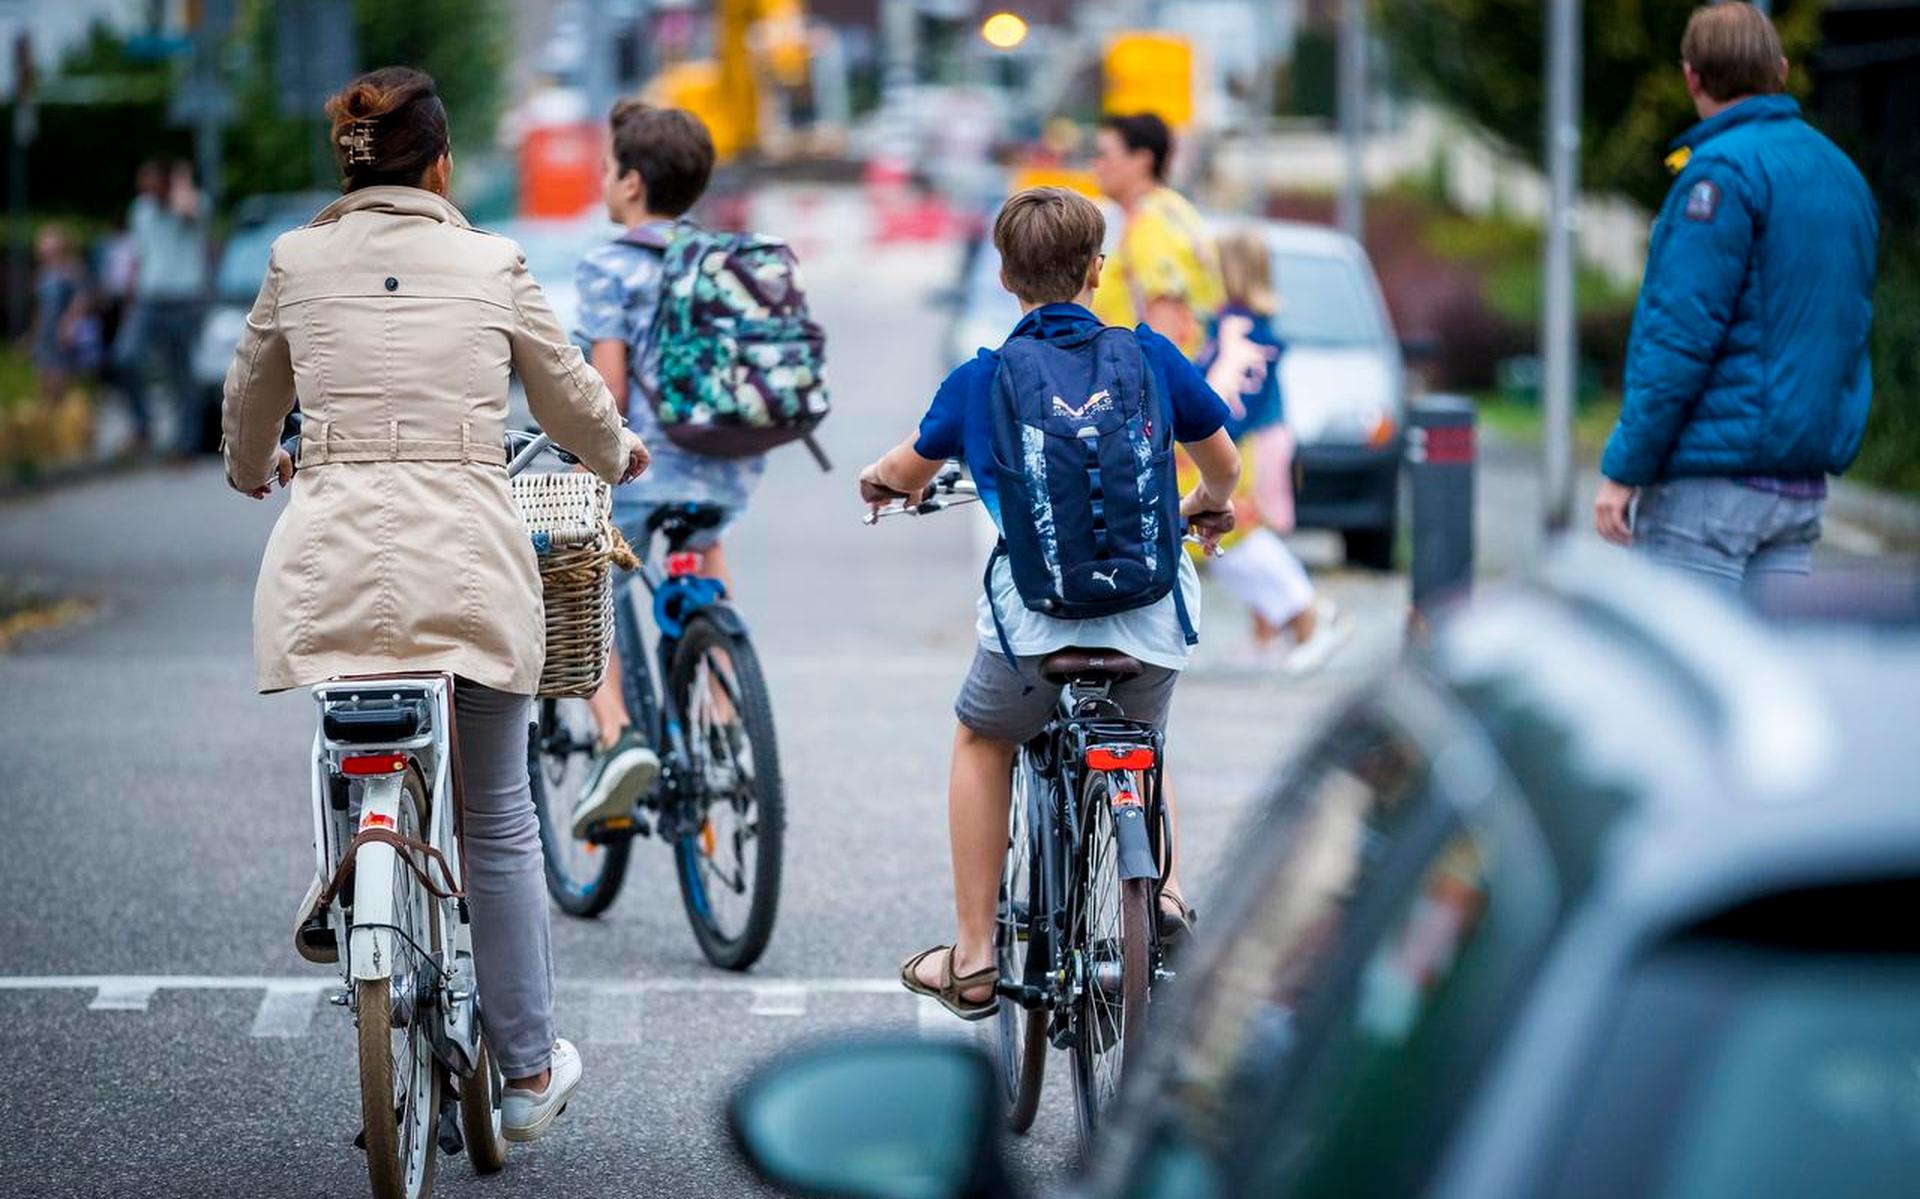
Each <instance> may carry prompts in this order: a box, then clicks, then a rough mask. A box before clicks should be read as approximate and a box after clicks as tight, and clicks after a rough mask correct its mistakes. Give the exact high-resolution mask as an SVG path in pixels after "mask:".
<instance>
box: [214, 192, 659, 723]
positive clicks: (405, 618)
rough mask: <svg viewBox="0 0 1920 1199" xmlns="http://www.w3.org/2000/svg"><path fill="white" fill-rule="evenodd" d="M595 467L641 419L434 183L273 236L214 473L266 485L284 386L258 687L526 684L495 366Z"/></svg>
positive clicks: (502, 242)
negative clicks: (293, 458) (432, 677)
mask: <svg viewBox="0 0 1920 1199" xmlns="http://www.w3.org/2000/svg"><path fill="white" fill-rule="evenodd" d="M509 370H511V371H513V372H515V373H517V374H518V375H519V377H520V380H521V383H522V385H523V386H524V387H525V389H526V393H527V402H528V405H529V406H530V407H531V408H532V410H533V416H534V419H535V420H537V421H539V422H540V425H541V427H542V428H544V429H545V430H546V431H547V432H548V433H550V434H552V436H553V439H554V440H555V441H556V442H558V443H560V444H561V445H562V446H565V447H566V448H567V449H569V450H571V451H573V452H574V453H575V454H577V455H579V457H580V458H581V459H582V461H584V462H585V463H586V464H587V466H588V467H589V468H591V469H592V470H593V471H594V473H595V474H597V475H599V476H600V477H601V478H602V479H606V480H608V481H610V482H611V481H613V480H615V479H617V478H619V476H620V474H621V473H622V471H623V470H624V469H625V465H626V461H627V454H628V445H629V444H630V442H631V441H632V440H633V437H634V435H633V434H632V433H631V432H629V431H628V430H626V429H625V427H624V426H623V424H622V422H621V419H620V415H619V412H618V410H617V409H616V408H615V406H614V399H613V396H612V394H611V393H609V392H608V390H607V387H606V385H605V384H604V383H603V382H601V380H600V376H599V375H598V374H597V373H596V372H595V371H593V370H592V369H591V368H590V367H588V366H587V365H586V363H585V362H584V361H583V359H582V358H581V354H580V351H579V350H578V349H576V348H575V347H574V346H573V345H572V344H570V343H569V342H568V340H567V337H566V334H565V333H564V332H563V331H562V330H561V328H560V326H559V324H558V323H557V322H556V320H555V319H554V315H553V310H552V309H551V308H549V307H548V305H547V301H546V297H545V296H544V295H542V294H541V291H540V287H539V285H538V284H537V283H535V282H534V281H533V277H532V276H531V275H529V274H528V273H527V265H526V260H525V258H524V257H523V256H522V255H521V253H520V248H519V247H518V246H516V245H515V244H514V243H513V242H511V241H508V240H506V239H505V238H501V237H495V236H493V235H491V234H487V233H482V232H480V231H478V230H476V229H474V228H472V227H471V226H469V225H468V224H467V222H466V219H465V218H464V217H462V216H461V215H460V212H459V210H458V209H456V208H455V207H454V206H453V205H452V204H450V203H448V202H447V201H446V200H444V199H442V198H441V197H439V196H437V195H435V194H433V193H431V192H427V191H422V190H420V189H417V188H410V187H369V188H363V189H361V190H359V191H355V192H352V193H349V194H348V195H346V196H343V197H342V198H341V199H339V200H338V201H336V202H335V203H333V204H331V205H329V206H328V207H327V208H326V210H325V211H323V212H321V213H320V215H319V216H318V217H316V218H315V219H314V221H313V223H312V224H311V225H308V226H307V227H306V228H303V229H296V230H294V231H293V232H291V233H288V234H286V235H284V236H282V237H281V238H280V239H279V240H278V241H276V242H275V243H274V245H273V256H272V260H271V262H270V264H269V266H268V268H267V278H266V282H265V283H264V284H262V286H261V288H260V297H259V299H258V300H256V301H255V302H254V305H253V311H252V313H251V314H249V315H248V317H247V330H246V335H245V336H244V337H243V338H242V339H241V342H240V348H239V350H238V352H237V353H235V355H234V360H233V365H232V367H231V368H230V369H229V370H228V371H227V383H226V397H225V404H224V407H223V410H222V414H221V425H222V432H223V433H224V434H225V439H224V446H223V450H224V453H225V456H226V466H227V480H228V482H229V483H231V484H232V485H233V486H234V487H235V488H237V489H239V490H243V491H244V490H248V489H251V488H253V487H257V486H259V485H260V484H262V483H264V482H265V481H266V480H267V478H268V476H269V474H270V472H271V470H272V462H273V453H274V450H275V449H276V448H277V447H278V445H279V441H280V430H281V426H282V423H283V422H284V420H285V418H286V415H287V413H288V411H289V410H290V409H291V408H292V406H293V402H294V397H295V396H296V395H297V396H298V397H299V400H300V409H301V412H302V414H303V418H304V420H303V424H302V428H301V446H300V461H299V473H298V474H296V475H295V476H294V480H293V483H292V485H291V488H290V492H291V494H290V495H289V497H288V501H287V505H286V508H285V510H284V511H282V512H281V514H280V519H279V521H278V522H277V523H276V524H275V525H274V528H273V535H272V537H271V538H270V539H269V540H268V542H267V550H266V556H265V558H264V560H263V561H262V562H261V564H260V579H259V583H258V585H257V586H256V588H255V590H254V600H253V652H254V670H255V677H256V680H257V683H258V685H259V687H260V689H261V690H262V691H278V690H281V689H284V688H288V687H297V686H302V685H304V684H308V683H315V682H320V681H322V680H325V679H329V678H334V677H337V676H341V675H353V674H372V673H380V672H389V671H397V670H433V671H440V670H445V671H451V672H453V673H455V674H458V675H462V676H464V677H466V678H470V679H473V680H474V681H475V682H478V683H482V684H485V685H486V686H488V687H493V688H497V689H499V690H502V691H510V692H514V693H517V694H522V695H527V694H531V693H532V692H533V689H534V685H535V683H536V682H537V681H538V680H539V677H540V667H541V664H542V660H543V655H544V654H545V645H544V640H545V639H544V635H543V616H542V612H541V605H540V579H539V573H538V570H537V567H536V564H535V559H534V554H533V547H532V545H531V543H530V542H529V540H528V538H527V532H526V529H525V527H524V526H523V525H522V523H521V520H520V516H519V512H518V510H517V509H516V508H515V506H514V503H513V497H512V495H511V494H510V492H509V491H508V488H507V476H506V472H505V470H504V469H502V468H503V467H504V465H505V463H506V455H505V452H504V450H503V449H502V445H501V443H502V438H503V435H504V433H505V431H506V422H507V376H508V371H509Z"/></svg>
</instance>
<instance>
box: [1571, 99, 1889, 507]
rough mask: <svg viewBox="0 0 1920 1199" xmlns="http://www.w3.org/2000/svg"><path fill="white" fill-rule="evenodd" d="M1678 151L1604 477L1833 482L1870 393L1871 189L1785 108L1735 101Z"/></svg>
mask: <svg viewBox="0 0 1920 1199" xmlns="http://www.w3.org/2000/svg"><path fill="white" fill-rule="evenodd" d="M1674 148H1675V154H1674V157H1673V158H1672V159H1669V162H1679V163H1683V164H1684V165H1683V166H1682V167H1681V169H1680V172H1679V176H1678V177H1677V178H1676V179H1675V180H1674V181H1673V190H1672V191H1670V192H1669V193H1668V194H1667V199H1666V202H1665V203H1664V204H1662V205H1661V207H1660V214H1659V216H1658V218H1657V219H1656V220H1655V222H1654V227H1653V241H1652V245H1651V246H1650V247H1649V249H1648V252H1647V270H1646V277H1645V279H1644V280H1643V281H1642V282H1641V285H1640V302H1639V306H1638V307H1637V308H1636V309H1635V311H1634V315H1633V335H1632V338H1631V340H1630V342H1629V344H1628V348H1627V379H1626V398H1625V404H1624V407H1623V408H1622V409H1621V413H1620V423H1619V425H1617V426H1616V427H1615V428H1614V431H1613V436H1612V438H1611V439H1610V440H1609V441H1608V442H1607V451H1606V455H1605V457H1604V458H1602V460H1601V464H1600V470H1601V473H1603V474H1605V475H1606V476H1607V477H1608V478H1610V479H1613V480H1615V481H1616V482H1620V483H1625V484H1628V485H1630V486H1643V485H1645V484H1648V483H1656V482H1659V481H1660V480H1662V479H1667V478H1675V477H1680V476H1686V475H1811V474H1820V473H1829V474H1838V473H1840V472H1841V471H1844V470H1845V469H1846V468H1847V467H1848V466H1849V465H1851V464H1852V462H1853V459H1854V456H1855V455H1856V454H1858V453H1859V452H1860V436H1861V433H1862V431H1863V430H1864V429H1865V427H1866V421H1867V404H1868V401H1869V400H1870V399H1871V397H1872V394H1873V381H1872V377H1871V374H1870V371H1869V369H1868V363H1867V333H1868V331H1869V328H1870V326H1871V324H1872V320H1873V276H1874V259H1875V243H1876V241H1877V240H1878V238H1879V218H1878V216H1877V215H1876V213H1875V210H1874V203H1873V197H1872V195H1871V194H1870V193H1869V192H1868V190H1867V184H1866V181H1865V180H1864V179H1862V178H1861V177H1860V172H1859V171H1858V170H1856V169H1855V168H1854V165H1853V163H1852V162H1851V161H1849V160H1848V158H1847V156H1846V155H1845V154H1842V153H1841V152H1840V150H1839V148H1838V147H1836V146H1835V145H1834V144H1833V143H1832V142H1830V141H1828V140H1827V139H1826V138H1825V137H1824V136H1822V135H1821V134H1820V133H1819V132H1817V131H1816V130H1815V129H1814V128H1813V127H1812V126H1810V125H1808V124H1807V123H1806V122H1805V121H1803V120H1801V119H1800V105H1799V103H1798V102H1796V101H1795V100H1793V99H1792V98H1791V97H1788V96H1756V97H1754V98H1752V99H1749V100H1743V101H1741V102H1740V103H1739V104H1736V105H1734V106H1733V107H1732V108H1729V109H1727V110H1726V111H1725V112H1722V113H1719V114H1717V115H1715V116H1713V117H1709V118H1708V119H1706V120H1704V121H1701V122H1700V123H1699V124H1697V125H1695V126H1694V127H1693V128H1692V129H1689V130H1688V131H1687V132H1686V134H1684V135H1683V136H1682V137H1680V138H1679V139H1678V140H1677V141H1676V142H1675V143H1674Z"/></svg>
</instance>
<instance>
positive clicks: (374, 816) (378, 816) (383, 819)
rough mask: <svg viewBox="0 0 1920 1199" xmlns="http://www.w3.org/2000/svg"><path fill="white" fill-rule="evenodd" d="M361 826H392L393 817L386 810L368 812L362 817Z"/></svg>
mask: <svg viewBox="0 0 1920 1199" xmlns="http://www.w3.org/2000/svg"><path fill="white" fill-rule="evenodd" d="M360 827H361V828H392V827H393V817H391V816H389V815H387V814H386V813H385V812H368V813H367V814H366V815H365V816H362V817H361V818H360Z"/></svg>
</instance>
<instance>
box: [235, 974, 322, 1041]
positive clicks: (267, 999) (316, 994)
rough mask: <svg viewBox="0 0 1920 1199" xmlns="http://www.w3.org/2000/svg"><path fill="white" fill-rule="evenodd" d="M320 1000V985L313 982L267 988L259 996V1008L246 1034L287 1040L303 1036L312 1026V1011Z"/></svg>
mask: <svg viewBox="0 0 1920 1199" xmlns="http://www.w3.org/2000/svg"><path fill="white" fill-rule="evenodd" d="M319 1000H320V987H319V985H318V984H316V983H303V984H300V985H298V986H275V987H268V988H267V989H266V990H265V992H263V993H262V994H261V996H260V1007H259V1010H257V1011H255V1012H254V1014H253V1029H252V1031H251V1033H250V1034H249V1035H251V1036H256V1037H276V1038H281V1039H289V1040H290V1039H294V1038H297V1037H304V1036H306V1035H307V1032H308V1030H309V1029H310V1028H311V1027H312V1025H313V1012H314V1009H315V1008H316V1007H318V1006H319Z"/></svg>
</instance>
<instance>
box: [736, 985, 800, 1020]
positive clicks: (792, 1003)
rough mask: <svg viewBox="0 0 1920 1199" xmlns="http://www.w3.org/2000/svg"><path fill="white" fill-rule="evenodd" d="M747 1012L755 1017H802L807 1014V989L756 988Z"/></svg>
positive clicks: (781, 986)
mask: <svg viewBox="0 0 1920 1199" xmlns="http://www.w3.org/2000/svg"><path fill="white" fill-rule="evenodd" d="M747 1011H748V1013H749V1014H751V1015H755V1016H804V1015H806V1014H807V988H806V987H805V986H797V985H791V984H781V985H778V986H760V987H756V988H754V992H753V1004H752V1006H750V1007H748V1008H747Z"/></svg>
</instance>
